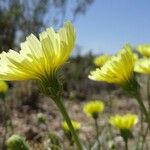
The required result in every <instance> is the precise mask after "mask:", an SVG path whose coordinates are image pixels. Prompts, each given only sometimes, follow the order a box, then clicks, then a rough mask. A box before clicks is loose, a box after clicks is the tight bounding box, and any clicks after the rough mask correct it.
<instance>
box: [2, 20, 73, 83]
mask: <svg viewBox="0 0 150 150" xmlns="http://www.w3.org/2000/svg"><path fill="white" fill-rule="evenodd" d="M74 43H75V31H74V27H73V25H72V24H71V23H70V22H67V23H65V25H64V27H63V28H61V29H60V30H58V32H55V31H54V29H53V28H48V29H46V31H44V32H42V33H40V35H39V39H38V38H37V37H36V36H34V35H33V34H31V35H30V36H28V37H27V38H26V41H25V42H23V43H21V50H20V52H16V51H14V50H9V52H7V53H6V52H2V54H1V55H0V79H1V80H28V79H41V77H43V76H45V75H46V76H51V75H52V74H54V73H55V72H56V71H57V70H58V69H59V68H60V67H61V66H62V65H63V64H64V63H65V62H66V60H67V59H68V57H69V55H70V53H71V51H72V49H73V47H74Z"/></svg>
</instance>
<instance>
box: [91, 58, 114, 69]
mask: <svg viewBox="0 0 150 150" xmlns="http://www.w3.org/2000/svg"><path fill="white" fill-rule="evenodd" d="M110 58H111V56H109V55H100V56H98V57H96V58H95V59H94V64H95V65H96V66H98V67H101V66H103V65H104V64H105V63H106V62H107V61H108V60H109V59H110Z"/></svg>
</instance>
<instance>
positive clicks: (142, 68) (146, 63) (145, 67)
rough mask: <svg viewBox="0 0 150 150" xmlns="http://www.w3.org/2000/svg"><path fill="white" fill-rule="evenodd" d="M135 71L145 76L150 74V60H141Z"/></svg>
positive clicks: (137, 63)
mask: <svg viewBox="0 0 150 150" xmlns="http://www.w3.org/2000/svg"><path fill="white" fill-rule="evenodd" d="M134 71H135V72H139V73H144V74H150V58H142V59H139V60H138V61H137V62H136V63H135V67H134Z"/></svg>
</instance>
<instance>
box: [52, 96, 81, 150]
mask: <svg viewBox="0 0 150 150" xmlns="http://www.w3.org/2000/svg"><path fill="white" fill-rule="evenodd" d="M53 100H54V102H55V103H56V105H57V107H58V108H59V110H60V111H61V113H62V115H63V117H64V119H65V121H66V122H67V124H68V126H69V129H70V131H71V134H72V136H73V138H74V141H75V143H76V146H77V149H78V150H82V145H81V143H80V141H79V138H78V136H77V134H76V132H75V130H74V128H73V125H72V123H71V120H70V118H69V115H68V113H67V111H66V109H65V107H64V104H63V102H62V101H61V99H60V98H59V97H57V98H56V99H53Z"/></svg>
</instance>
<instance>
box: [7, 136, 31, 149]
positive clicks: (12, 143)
mask: <svg viewBox="0 0 150 150" xmlns="http://www.w3.org/2000/svg"><path fill="white" fill-rule="evenodd" d="M6 144H7V147H8V150H29V149H30V148H29V145H28V143H27V142H26V141H25V139H24V138H23V137H20V136H19V135H15V134H14V135H12V136H11V137H10V138H9V139H8V140H7V142H6Z"/></svg>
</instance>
